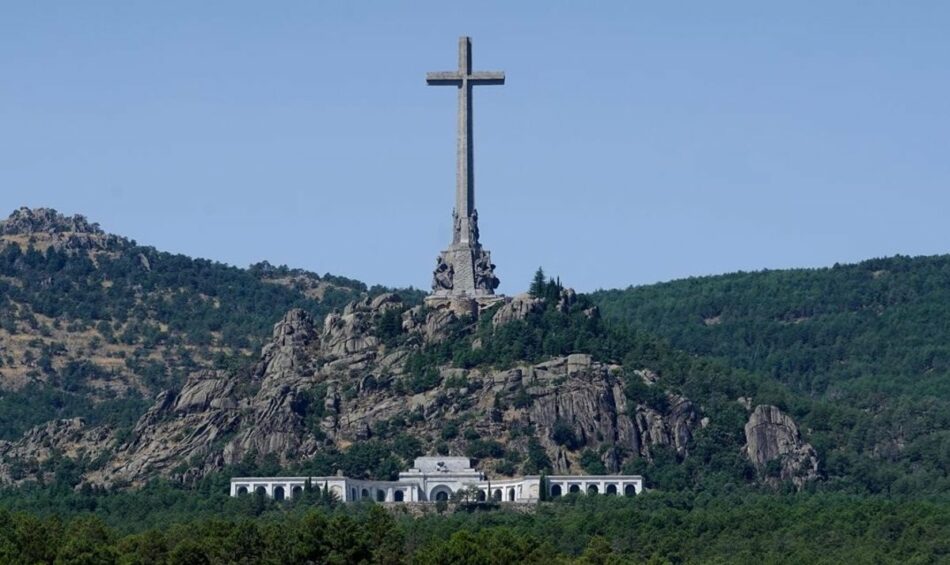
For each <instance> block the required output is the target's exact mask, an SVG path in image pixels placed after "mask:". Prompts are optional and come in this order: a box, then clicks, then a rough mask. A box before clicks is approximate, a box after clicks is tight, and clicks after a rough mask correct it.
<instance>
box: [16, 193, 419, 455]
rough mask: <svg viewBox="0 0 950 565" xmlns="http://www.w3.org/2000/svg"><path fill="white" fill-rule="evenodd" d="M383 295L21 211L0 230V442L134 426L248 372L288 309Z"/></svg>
mask: <svg viewBox="0 0 950 565" xmlns="http://www.w3.org/2000/svg"><path fill="white" fill-rule="evenodd" d="M383 290H384V289H382V288H374V289H367V288H366V285H364V284H363V283H360V282H357V281H353V280H350V279H346V278H344V277H336V276H332V275H329V274H327V275H323V276H320V275H316V274H313V273H307V272H304V271H300V270H291V269H288V268H286V267H280V268H278V267H273V266H271V265H269V264H268V263H266V262H262V263H259V264H257V265H253V266H252V267H251V268H249V269H240V268H237V267H232V266H229V265H224V264H222V263H217V262H214V261H209V260H204V259H192V258H190V257H186V256H184V255H174V254H170V253H164V252H161V251H158V250H156V249H154V248H152V247H147V246H141V245H138V244H137V243H136V242H134V241H131V240H128V239H125V238H122V237H119V236H116V235H112V234H107V233H105V232H104V231H102V230H101V229H100V228H99V226H98V225H96V224H92V223H89V222H88V221H86V220H85V218H83V217H81V216H74V217H66V216H62V215H60V214H58V213H57V212H55V211H54V210H48V209H37V210H30V209H25V208H24V209H20V210H18V211H16V212H14V213H13V214H12V215H11V216H10V218H8V219H7V220H5V221H2V222H0V439H13V438H15V437H18V436H19V435H20V434H22V433H23V432H24V431H25V430H27V429H29V428H30V427H32V426H34V425H37V424H40V423H43V422H46V421H49V420H51V419H54V418H69V417H75V416H82V417H85V418H86V419H87V420H88V421H89V422H90V423H93V424H95V423H108V424H111V425H113V426H118V427H121V426H128V425H131V424H132V423H134V422H135V420H136V419H137V418H138V417H139V416H140V415H141V414H142V413H143V412H144V410H145V409H146V408H147V407H148V405H149V404H150V403H151V400H152V398H153V397H154V396H155V394H157V393H158V392H160V391H161V390H163V389H166V388H174V387H177V386H180V385H181V384H182V383H183V382H184V379H185V377H186V376H187V375H188V374H189V373H191V372H193V371H195V370H197V369H201V368H213V367H234V366H240V365H246V364H248V363H249V362H250V361H248V359H249V358H250V357H251V356H254V355H256V353H257V352H258V351H259V349H260V346H261V344H262V343H263V340H264V339H265V338H267V337H268V336H269V334H270V331H271V327H272V326H273V324H274V322H275V321H277V320H278V319H280V317H281V316H282V315H283V314H284V313H285V312H286V311H287V310H288V309H290V308H303V309H305V310H307V311H308V312H310V313H312V314H313V315H314V316H316V317H317V318H322V316H323V315H325V314H326V313H327V312H330V311H332V310H333V309H335V308H340V307H342V306H343V305H344V304H346V303H347V302H349V301H350V300H353V299H354V298H357V297H359V296H362V295H366V294H367V293H369V294H378V293H379V292H382V291H383ZM404 294H405V295H406V296H407V298H412V297H413V296H417V293H416V294H414V293H413V292H405V293H404Z"/></svg>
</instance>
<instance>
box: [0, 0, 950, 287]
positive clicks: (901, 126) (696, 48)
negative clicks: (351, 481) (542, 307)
mask: <svg viewBox="0 0 950 565" xmlns="http://www.w3.org/2000/svg"><path fill="white" fill-rule="evenodd" d="M466 4H470V6H469V7H466ZM780 4H781V5H780ZM582 6H583V7H582ZM948 30H950V3H947V2H924V1H922V2H818V1H814V2H786V3H771V2H770V3H765V2H742V3H731V2H725V3H723V2H705V1H704V2H692V3H666V2H664V3H658V2H596V3H578V2H534V3H528V2H518V3H515V2H495V3H486V2H469V3H452V2H445V1H439V2H416V1H414V2H405V3H403V4H402V5H401V6H397V5H396V4H395V3H384V2H310V1H306V2H304V1H301V2H285V1H282V2H266V3H265V2H254V3H251V2H233V1H228V2H225V1H221V2H190V1H189V2H184V1H181V2H172V1H163V2H132V1H125V0H122V1H119V0H116V1H114V2H66V1H63V2H29V1H22V2H21V1H7V2H4V3H3V4H2V5H0V211H2V212H3V214H4V215H5V214H6V213H7V212H9V211H11V210H13V209H14V208H16V207H19V206H24V205H25V206H51V207H54V208H57V209H59V210H61V211H63V212H67V213H82V214H85V215H87V216H88V217H89V218H90V219H92V220H95V221H98V222H100V223H101V224H102V225H103V227H104V228H106V229H107V230H109V231H112V232H115V233H119V234H123V235H127V236H129V237H132V238H134V239H136V240H137V241H138V242H140V243H145V244H149V245H154V246H156V247H158V248H159V249H163V250H168V251H174V252H181V253H186V254H188V255H192V256H199V257H207V258H211V259H216V260H220V261H224V262H227V263H231V264H236V265H240V266H246V265H248V264H250V263H252V262H256V261H259V260H262V259H267V260H269V261H271V262H272V263H275V264H281V263H286V264H288V265H290V266H295V267H303V268H306V269H311V270H314V271H317V272H320V273H323V272H327V271H329V272H332V273H334V274H341V275H346V276H351V277H355V278H358V279H361V280H364V281H366V282H369V283H382V284H388V285H415V286H417V287H423V288H428V285H429V282H430V278H431V269H432V267H433V264H434V260H435V257H436V254H437V253H438V251H439V250H440V249H442V248H443V247H445V246H446V245H447V243H448V242H449V238H450V233H449V231H450V227H451V219H450V213H451V208H452V204H453V190H454V183H455V172H454V171H455V163H454V153H455V147H454V128H455V109H456V108H455V96H454V92H452V91H451V90H450V89H448V88H431V87H426V85H425V80H424V77H425V73H426V71H435V70H450V69H452V68H453V67H454V66H455V63H456V52H455V50H456V42H457V37H458V36H459V35H463V34H464V35H471V36H472V37H473V42H474V59H475V66H476V68H477V69H478V70H496V69H500V70H504V71H506V72H507V76H508V83H507V85H505V86H502V87H499V86H491V87H482V88H479V89H477V92H476V96H475V137H476V139H475V141H476V143H475V151H476V186H477V196H476V202H477V207H478V210H479V217H480V220H481V222H480V223H481V232H482V241H483V243H484V244H485V245H486V246H487V247H488V249H490V250H491V251H492V257H493V258H494V260H495V263H497V265H498V269H497V273H498V275H499V276H500V277H501V280H502V288H501V290H502V291H504V292H507V293H516V292H520V291H522V290H524V289H525V288H526V287H527V284H528V282H529V280H530V277H531V275H532V273H533V271H534V270H535V269H536V268H537V267H538V266H539V265H543V266H544V267H545V269H546V270H547V271H548V272H549V273H551V274H557V275H560V276H561V278H562V280H563V281H564V282H565V283H567V284H569V285H572V286H574V287H576V288H578V289H581V290H592V289H595V288H600V287H604V288H609V287H622V286H627V285H629V284H642V283H649V282H654V281H661V280H669V279H674V278H680V277H685V276H690V275H703V274H712V273H721V272H729V271H735V270H740V269H742V270H755V269H761V268H782V267H795V266H823V265H830V264H833V263H835V262H848V261H856V260H861V259H864V258H869V257H875V256H884V255H892V254H896V253H902V254H911V255H915V254H933V253H945V252H947V251H950V221H948V212H950V154H948V153H950V31H948Z"/></svg>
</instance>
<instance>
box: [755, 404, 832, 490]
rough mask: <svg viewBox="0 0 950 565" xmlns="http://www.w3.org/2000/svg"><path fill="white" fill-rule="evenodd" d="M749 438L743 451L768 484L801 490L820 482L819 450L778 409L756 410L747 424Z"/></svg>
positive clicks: (762, 407)
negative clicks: (787, 483) (790, 485)
mask: <svg viewBox="0 0 950 565" xmlns="http://www.w3.org/2000/svg"><path fill="white" fill-rule="evenodd" d="M745 437H746V445H745V447H744V448H743V451H744V452H745V454H746V456H747V457H748V458H749V461H751V462H752V464H753V465H755V467H756V468H757V469H759V470H760V471H763V472H766V474H767V475H769V476H767V480H771V481H772V482H774V481H775V480H782V481H791V482H792V483H793V484H795V485H796V486H798V487H799V488H800V487H801V486H803V485H804V484H805V483H806V482H808V481H812V480H815V479H817V478H818V454H817V452H816V451H815V448H814V447H812V446H811V444H809V443H806V442H804V441H803V440H802V438H801V435H800V434H799V431H798V426H797V425H796V424H795V421H794V420H792V418H791V417H790V416H789V415H788V414H786V413H784V412H782V411H781V410H780V409H779V408H778V407H776V406H771V405H764V404H762V405H759V406H756V407H755V410H753V411H752V414H751V415H750V416H749V421H748V422H746V425H745ZM773 462H776V463H777V465H775V463H773ZM770 466H771V467H772V469H771V470H770V469H769V467H770Z"/></svg>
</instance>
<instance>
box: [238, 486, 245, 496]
mask: <svg viewBox="0 0 950 565" xmlns="http://www.w3.org/2000/svg"><path fill="white" fill-rule="evenodd" d="M237 493H238V496H244V495H245V494H247V487H238V489H237Z"/></svg>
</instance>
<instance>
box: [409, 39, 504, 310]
mask: <svg viewBox="0 0 950 565" xmlns="http://www.w3.org/2000/svg"><path fill="white" fill-rule="evenodd" d="M426 82H427V83H428V84H430V85H437V86H439V85H441V86H455V87H456V88H457V89H458V103H459V107H458V137H457V143H458V145H457V157H458V164H457V171H456V188H455V210H453V212H452V244H451V245H450V246H449V248H448V249H446V250H444V251H443V252H442V253H440V254H439V256H438V258H437V259H436V266H435V270H434V271H433V273H432V294H431V295H429V296H428V297H427V298H426V303H427V304H428V305H429V306H431V307H449V308H452V309H453V310H455V311H456V312H457V313H460V314H461V313H468V312H469V311H472V310H474V311H477V310H478V309H480V308H486V307H488V306H490V305H492V304H495V303H497V302H501V301H504V300H505V297H503V296H499V295H496V294H495V289H496V288H498V277H496V276H495V265H494V264H493V263H492V262H491V254H490V253H489V252H488V250H486V249H484V248H483V247H482V246H481V244H480V243H479V241H478V238H479V231H478V212H477V211H476V210H475V174H474V164H473V161H474V159H473V156H474V151H473V136H472V87H474V86H476V85H486V84H504V83H505V74H504V73H502V72H485V71H478V72H472V43H471V39H469V38H468V37H461V38H459V66H458V70H457V71H448V72H437V73H428V74H427V75H426Z"/></svg>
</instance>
